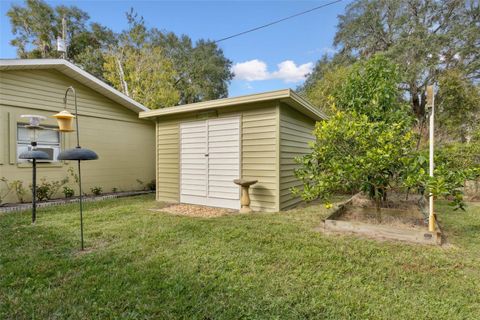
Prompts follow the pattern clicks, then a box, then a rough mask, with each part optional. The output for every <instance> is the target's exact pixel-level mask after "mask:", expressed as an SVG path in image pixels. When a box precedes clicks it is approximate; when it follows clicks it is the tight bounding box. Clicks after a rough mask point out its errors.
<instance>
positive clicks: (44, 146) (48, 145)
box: [17, 124, 60, 162]
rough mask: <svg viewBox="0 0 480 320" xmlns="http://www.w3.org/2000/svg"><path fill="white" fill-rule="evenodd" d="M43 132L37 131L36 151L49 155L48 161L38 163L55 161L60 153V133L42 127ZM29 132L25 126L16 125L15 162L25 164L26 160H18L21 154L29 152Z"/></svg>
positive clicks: (50, 128)
mask: <svg viewBox="0 0 480 320" xmlns="http://www.w3.org/2000/svg"><path fill="white" fill-rule="evenodd" d="M44 128H46V129H44V130H37V149H38V150H41V151H44V152H45V153H47V154H48V155H49V160H40V161H39V162H54V161H57V156H58V154H59V153H60V133H59V132H58V131H55V130H54V127H44ZM31 148H32V146H31V144H30V130H28V129H27V128H26V127H25V124H18V125H17V161H18V162H27V161H28V160H23V159H18V157H19V156H20V154H21V153H22V152H25V151H28V150H31Z"/></svg>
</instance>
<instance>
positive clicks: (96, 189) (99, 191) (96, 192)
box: [90, 186, 103, 196]
mask: <svg viewBox="0 0 480 320" xmlns="http://www.w3.org/2000/svg"><path fill="white" fill-rule="evenodd" d="M90 191H91V192H92V193H93V195H95V196H99V195H101V194H102V191H103V188H102V187H98V186H95V187H92V188H90Z"/></svg>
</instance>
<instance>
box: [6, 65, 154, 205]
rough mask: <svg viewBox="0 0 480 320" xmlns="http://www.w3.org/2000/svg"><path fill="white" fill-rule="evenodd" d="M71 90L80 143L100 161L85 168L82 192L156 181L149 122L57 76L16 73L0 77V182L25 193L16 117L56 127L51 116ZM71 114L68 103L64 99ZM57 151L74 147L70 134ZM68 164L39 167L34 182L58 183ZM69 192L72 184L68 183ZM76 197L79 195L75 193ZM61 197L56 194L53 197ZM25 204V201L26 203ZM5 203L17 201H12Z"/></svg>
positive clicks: (26, 169) (25, 168)
mask: <svg viewBox="0 0 480 320" xmlns="http://www.w3.org/2000/svg"><path fill="white" fill-rule="evenodd" d="M71 85H72V86H74V87H75V90H76V92H77V97H78V108H79V114H80V115H81V117H80V118H79V125H80V128H81V131H80V142H81V145H82V146H83V147H86V148H89V149H92V150H95V151H96V152H97V153H98V155H99V157H100V159H99V160H95V161H90V162H84V164H83V165H82V169H83V170H82V177H83V181H82V182H84V190H85V191H86V192H89V190H90V188H91V187H93V186H100V187H102V188H103V191H104V192H111V190H112V188H117V189H118V190H134V189H140V188H142V187H141V186H140V185H139V183H138V182H137V179H140V180H142V181H144V182H149V181H150V180H152V179H154V177H155V164H154V161H155V151H154V149H155V148H154V144H155V134H154V132H155V129H154V124H153V122H151V121H147V120H140V119H138V114H137V113H135V112H133V111H131V110H129V109H127V108H125V107H123V106H121V105H119V104H117V103H115V102H113V101H111V100H110V99H108V98H105V97H104V96H103V95H100V94H98V93H97V92H95V91H93V90H91V89H90V88H88V87H86V86H84V85H82V84H80V83H78V82H77V81H75V80H73V79H70V78H68V77H66V76H64V75H63V74H61V73H60V72H58V71H56V70H50V69H49V70H15V71H13V70H12V71H1V72H0V177H2V176H4V177H6V178H7V179H9V180H10V181H11V180H21V181H23V182H24V186H26V187H27V188H28V185H29V184H30V183H31V165H29V164H25V163H17V161H16V158H17V155H16V141H17V136H16V135H17V132H16V128H17V123H21V122H25V119H21V118H20V115H21V114H32V113H34V114H39V115H44V116H47V117H48V119H47V121H45V122H43V123H42V124H44V125H52V126H56V122H55V120H54V119H52V118H51V115H52V114H54V113H56V112H58V111H61V110H62V109H63V96H64V93H65V90H66V88H67V87H68V86H71ZM69 98H70V99H69V106H68V108H69V110H70V111H72V110H73V109H72V107H73V97H72V96H69ZM60 142H61V146H62V149H64V148H69V147H74V146H75V144H76V139H75V134H61V138H60ZM74 165H75V163H73V162H70V163H69V162H56V163H48V164H39V168H38V178H39V179H41V178H43V177H45V178H48V180H60V179H62V178H63V177H65V176H67V174H68V172H67V170H68V168H69V167H70V166H74ZM70 186H71V187H75V184H74V183H73V182H72V183H70ZM77 194H78V193H77ZM58 196H61V194H58ZM27 199H28V197H27ZM6 201H16V198H15V197H14V196H13V194H12V195H10V196H9V198H7V199H6Z"/></svg>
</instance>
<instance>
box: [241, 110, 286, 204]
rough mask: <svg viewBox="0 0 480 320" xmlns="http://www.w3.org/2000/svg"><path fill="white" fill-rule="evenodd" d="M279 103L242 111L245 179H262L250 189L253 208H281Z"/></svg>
mask: <svg viewBox="0 0 480 320" xmlns="http://www.w3.org/2000/svg"><path fill="white" fill-rule="evenodd" d="M276 124H277V111H276V106H272V107H268V108H258V109H252V110H248V111H244V112H243V113H242V170H241V173H242V178H243V179H255V180H258V182H257V183H256V184H255V185H254V186H253V187H252V188H251V189H250V199H251V204H250V206H251V207H252V209H253V210H257V211H278V206H277V199H278V184H277V179H276V177H277V172H278V171H277V169H278V166H277V157H276V146H277V143H276V141H277V137H278V133H277V130H276V129H277V127H276Z"/></svg>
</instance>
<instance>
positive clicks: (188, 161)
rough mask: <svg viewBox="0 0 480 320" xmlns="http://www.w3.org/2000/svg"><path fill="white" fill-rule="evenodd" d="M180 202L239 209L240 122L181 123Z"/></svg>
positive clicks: (227, 120)
mask: <svg viewBox="0 0 480 320" xmlns="http://www.w3.org/2000/svg"><path fill="white" fill-rule="evenodd" d="M180 132H181V192H180V202H183V203H193V204H201V205H208V206H215V207H224V208H233V209H239V208H240V191H239V188H238V186H237V185H235V184H234V183H233V180H234V179H237V178H239V177H240V118H238V117H235V118H222V119H212V120H205V121H196V122H189V123H182V124H181V126H180Z"/></svg>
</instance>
